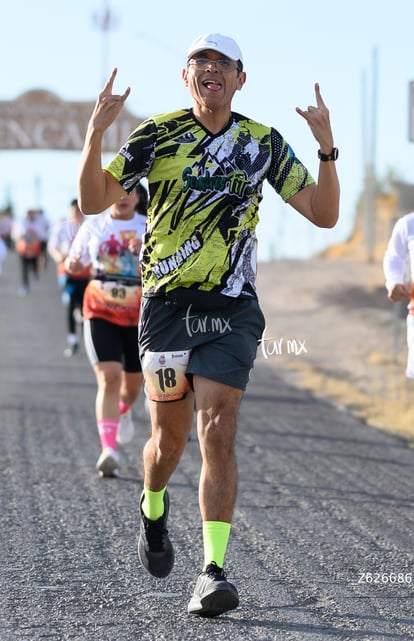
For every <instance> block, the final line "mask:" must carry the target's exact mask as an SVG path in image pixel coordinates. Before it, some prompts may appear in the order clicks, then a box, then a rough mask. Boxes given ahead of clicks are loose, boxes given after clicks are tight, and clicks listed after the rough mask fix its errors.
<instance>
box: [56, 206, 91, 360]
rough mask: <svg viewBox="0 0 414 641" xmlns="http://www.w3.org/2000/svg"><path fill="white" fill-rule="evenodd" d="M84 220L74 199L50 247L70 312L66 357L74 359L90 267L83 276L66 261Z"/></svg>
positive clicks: (57, 228) (64, 300) (68, 311)
mask: <svg viewBox="0 0 414 641" xmlns="http://www.w3.org/2000/svg"><path fill="white" fill-rule="evenodd" d="M83 221H84V216H83V214H82V212H81V210H80V209H79V206H78V201H77V200H76V199H74V200H72V202H71V203H70V210H69V217H68V219H67V220H60V221H59V222H58V223H56V224H55V225H53V227H52V230H51V233H50V237H49V241H48V245H47V249H48V252H49V254H50V256H51V257H52V258H53V260H54V261H55V262H56V264H57V276H58V282H59V285H60V287H61V290H62V302H63V304H64V305H66V309H67V314H66V327H67V346H66V349H65V350H64V352H63V353H64V356H66V357H71V356H73V355H74V354H76V352H77V351H78V349H79V337H78V331H77V324H79V323H81V322H82V320H83V319H82V304H83V295H84V293H85V288H86V285H87V284H88V282H89V274H90V269H89V267H86V269H85V270H83V271H81V272H80V273H79V274H78V273H77V274H69V273H68V271H67V270H66V268H65V258H66V257H67V256H68V254H69V249H70V246H71V244H72V241H73V239H74V238H75V236H76V234H77V232H78V231H79V228H80V226H81V225H82V223H83Z"/></svg>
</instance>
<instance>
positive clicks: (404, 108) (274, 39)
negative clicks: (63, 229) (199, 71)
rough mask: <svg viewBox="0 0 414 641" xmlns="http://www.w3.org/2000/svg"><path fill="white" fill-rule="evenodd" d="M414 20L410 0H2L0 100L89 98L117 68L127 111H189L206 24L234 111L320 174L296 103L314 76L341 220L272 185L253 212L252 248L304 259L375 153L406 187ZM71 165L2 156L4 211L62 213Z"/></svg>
mask: <svg viewBox="0 0 414 641" xmlns="http://www.w3.org/2000/svg"><path fill="white" fill-rule="evenodd" d="M106 4H109V7H110V9H111V10H112V11H113V13H114V15H115V16H116V18H117V22H118V24H117V26H116V28H114V29H113V30H112V31H111V32H110V33H109V34H108V37H107V40H106V44H105V45H104V36H103V33H102V31H101V30H99V29H98V28H97V26H96V23H95V21H94V16H96V15H99V14H102V12H103V10H104V8H105V6H106ZM413 22H414V3H412V2H407V0H394V2H392V3H385V2H381V1H380V2H378V1H377V2H373V1H372V0H365V1H361V0H358V1H357V0H348V2H345V3H336V2H332V0H313V2H309V1H305V0H296V1H294V2H283V3H282V2H279V0H253V1H252V2H250V1H247V0H208V1H206V2H205V3H200V2H194V3H191V2H179V3H177V2H170V0H158V1H157V2H145V3H144V2H140V1H139V0H123V1H122V2H115V0H108V3H106V2H105V1H104V0H60V2H58V3H57V2H55V1H52V0H38V1H37V2H34V3H31V2H27V0H14V1H13V2H7V0H6V1H5V2H4V3H3V6H2V37H1V39H0V59H1V60H2V64H3V74H2V85H1V92H0V100H12V99H15V98H17V97H18V96H19V95H20V94H22V93H24V92H25V91H28V90H30V89H47V90H49V91H52V92H53V93H56V94H57V95H58V96H59V97H60V98H62V99H64V100H95V98H96V96H97V94H98V92H99V91H100V89H101V86H102V80H103V76H104V70H105V72H107V73H109V71H110V70H111V69H112V67H114V66H117V67H118V69H119V73H118V79H117V82H116V87H115V90H116V91H117V92H122V91H123V90H124V89H125V87H126V86H127V85H130V86H131V88H132V93H131V95H130V97H129V98H128V103H127V105H128V109H129V110H130V111H132V112H133V113H135V114H137V115H139V116H141V117H145V116H149V115H151V114H154V113H159V112H164V111H169V110H174V109H176V108H179V107H183V106H190V104H191V102H190V99H189V96H188V93H187V90H186V89H185V87H184V86H183V84H182V81H181V69H182V66H183V64H184V61H185V54H186V51H187V48H188V45H189V44H190V42H191V41H192V40H193V39H194V38H195V37H196V36H198V35H199V34H200V33H204V32H207V31H214V32H217V31H219V32H221V33H224V34H226V35H231V36H232V37H234V38H235V39H236V40H237V41H238V43H239V45H240V47H241V49H242V51H243V56H244V60H245V69H246V72H247V83H246V85H245V86H244V88H243V90H242V91H241V92H240V93H238V94H237V96H236V99H235V101H234V105H233V106H234V109H235V110H237V111H239V112H241V113H244V114H245V115H247V116H250V117H252V118H254V119H256V120H259V121H262V122H263V123H265V124H268V125H273V126H275V127H276V128H277V129H278V130H279V131H280V132H281V133H282V135H283V136H284V137H285V138H286V139H287V140H288V142H289V143H290V145H291V146H292V147H293V149H294V150H295V152H296V154H297V155H298V156H299V158H300V159H301V160H302V161H303V162H304V163H305V164H306V165H307V166H308V168H309V169H310V171H311V173H313V174H314V175H315V177H317V170H318V161H317V156H316V154H317V148H318V147H317V143H316V141H315V140H314V138H313V136H312V134H311V132H310V130H309V129H308V127H307V125H306V123H305V121H304V120H303V119H302V118H301V117H300V116H299V115H298V114H297V113H296V112H295V107H296V106H300V107H307V106H308V105H309V104H315V98H314V83H315V82H319V83H320V86H321V91H322V96H323V98H324V100H325V102H326V104H327V106H328V108H329V110H330V113H331V123H332V127H333V131H334V136H335V143H336V146H337V147H339V150H340V158H339V160H338V163H337V168H338V173H339V176H340V181H341V190H342V198H341V217H340V222H339V223H338V225H337V227H336V228H335V229H334V230H317V229H315V228H313V227H312V226H311V225H310V224H309V223H308V222H307V221H305V220H302V218H301V217H300V215H299V214H297V213H296V212H294V211H293V210H292V209H291V208H289V207H288V206H286V205H284V204H283V203H282V202H281V201H280V199H279V198H278V197H277V196H276V195H275V194H274V193H273V192H272V191H271V190H270V189H269V190H265V199H264V201H263V204H262V208H261V222H260V225H259V257H261V258H262V259H267V258H268V257H269V256H270V255H272V256H275V257H281V256H298V257H305V256H307V255H310V254H311V253H313V252H315V251H317V250H319V249H321V248H323V247H326V246H327V245H329V244H331V243H333V242H338V241H341V240H344V239H346V237H347V236H348V234H349V233H350V231H351V229H352V225H353V218H354V212H355V204H356V201H357V198H358V196H359V194H360V193H361V191H362V188H363V176H364V163H365V162H366V160H367V158H369V156H370V154H371V152H372V150H373V151H374V152H375V153H374V158H373V160H374V162H375V167H376V171H377V175H378V176H379V177H380V178H381V177H383V176H384V175H385V174H386V173H387V171H388V170H389V169H392V170H394V171H395V172H396V173H397V174H398V175H399V176H400V178H401V179H402V180H404V181H406V182H412V183H414V143H410V142H409V141H408V86H409V82H410V81H411V80H414V41H413V36H412V29H413V26H412V25H413ZM375 51H376V52H377V54H376V55H377V74H375V73H374V69H375V67H374V64H373V59H374V57H375V56H374V52H375ZM375 77H376V78H377V91H376V93H377V101H376V106H375V109H374V108H373V107H372V93H373V86H374V85H375V83H374V82H373V81H374V78H375ZM373 116H375V122H376V127H375V128H374V130H375V134H376V135H375V137H373V136H372V135H371V132H372V129H373V127H372V125H371V124H370V120H371V119H372V117H373ZM364 123H368V126H364ZM78 160H79V154H77V153H74V152H7V151H0V176H1V178H0V206H2V205H3V204H4V202H5V200H6V197H7V195H10V196H11V198H12V200H13V201H14V203H15V204H16V208H17V215H18V216H21V215H23V214H24V211H25V209H27V208H28V207H32V206H43V207H44V208H45V210H46V214H47V215H48V217H49V218H50V219H52V220H54V219H56V218H59V217H61V216H63V215H65V214H66V213H67V208H68V202H69V201H70V199H71V198H72V197H74V195H76V172H77V166H78ZM38 201H40V202H38Z"/></svg>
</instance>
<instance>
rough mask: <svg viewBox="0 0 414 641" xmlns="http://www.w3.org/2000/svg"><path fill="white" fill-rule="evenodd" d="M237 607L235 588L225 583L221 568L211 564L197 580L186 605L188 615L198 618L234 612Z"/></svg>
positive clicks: (237, 597)
mask: <svg viewBox="0 0 414 641" xmlns="http://www.w3.org/2000/svg"><path fill="white" fill-rule="evenodd" d="M238 605H239V595H238V593H237V589H236V586H234V585H233V584H232V583H229V582H228V581H227V579H226V576H225V574H224V572H223V570H222V568H219V567H218V565H216V564H215V563H211V564H210V565H208V566H207V567H206V569H205V571H204V572H202V573H201V574H200V576H199V577H198V579H197V583H196V585H195V588H194V594H193V596H192V598H191V601H190V603H189V604H188V613H189V614H198V615H199V616H200V617H216V616H217V615H218V614H222V613H223V612H227V610H234V608H237V606H238Z"/></svg>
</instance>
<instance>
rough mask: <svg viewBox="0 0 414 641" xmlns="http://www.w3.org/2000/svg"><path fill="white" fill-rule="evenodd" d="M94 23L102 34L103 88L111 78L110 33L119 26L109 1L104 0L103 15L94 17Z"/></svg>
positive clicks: (96, 14)
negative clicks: (109, 64)
mask: <svg viewBox="0 0 414 641" xmlns="http://www.w3.org/2000/svg"><path fill="white" fill-rule="evenodd" d="M93 22H94V25H95V27H96V28H97V29H99V30H100V31H101V32H102V86H103V85H104V84H105V83H106V81H107V79H108V76H109V69H108V63H109V33H110V31H113V30H114V29H115V28H116V27H117V26H118V19H117V18H116V16H115V14H114V13H113V12H112V11H111V9H110V8H109V1H108V0H103V9H102V13H100V14H98V13H95V14H94V15H93Z"/></svg>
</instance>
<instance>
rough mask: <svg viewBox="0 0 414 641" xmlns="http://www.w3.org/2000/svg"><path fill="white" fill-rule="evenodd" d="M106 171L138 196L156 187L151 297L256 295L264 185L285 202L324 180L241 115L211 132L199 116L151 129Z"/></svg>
mask: <svg viewBox="0 0 414 641" xmlns="http://www.w3.org/2000/svg"><path fill="white" fill-rule="evenodd" d="M105 170H106V171H108V172H109V173H111V174H112V175H113V176H114V177H115V178H116V180H118V182H119V183H120V184H121V185H122V186H123V187H124V189H125V190H126V191H128V192H130V191H131V190H132V189H133V188H134V186H135V185H136V184H137V183H138V181H139V180H140V179H141V178H143V177H146V178H147V179H148V186H149V192H150V208H149V211H148V218H147V228H146V232H145V236H144V249H143V256H142V276H143V293H144V295H146V296H157V295H162V294H163V293H166V292H168V291H170V290H172V289H175V288H176V287H185V288H189V287H195V288H197V289H201V290H205V291H215V292H218V293H221V294H224V295H227V296H232V297H238V296H242V297H256V292H255V279H256V261H257V249H256V245H257V238H256V232H255V230H256V226H257V223H258V220H259V217H258V208H259V203H260V201H261V200H262V186H263V182H264V180H267V181H268V182H269V183H270V185H272V187H273V188H274V189H275V190H276V192H277V193H278V194H279V195H280V196H281V197H282V198H283V200H284V201H287V200H289V199H290V198H291V197H292V196H294V195H295V194H297V193H298V192H299V191H300V190H301V189H303V188H304V187H306V186H307V185H310V184H312V183H313V182H314V180H313V178H312V177H311V176H310V174H309V173H308V171H307V169H306V168H305V167H304V166H303V165H302V163H301V162H300V161H299V160H298V158H297V157H296V156H295V154H294V152H293V150H292V149H291V148H290V146H289V145H288V144H287V142H286V141H285V140H284V139H283V138H282V136H281V135H280V134H279V132H278V131H276V130H275V129H273V128H272V127H266V126H265V125H262V124H260V123H258V122H255V121H253V120H250V119H249V118H246V117H245V116H242V115H240V114H237V113H232V116H231V119H230V122H229V124H228V126H227V127H226V128H225V129H224V130H223V131H221V132H220V133H218V134H211V133H210V132H209V131H207V130H206V129H205V128H204V127H203V126H202V125H201V123H200V122H199V121H198V120H197V119H196V118H195V117H194V115H193V113H192V111H191V110H190V109H185V110H181V111H177V112H174V113H168V114H163V115H159V116H156V117H153V118H150V119H148V120H146V121H144V122H143V123H141V124H140V126H139V127H138V128H137V129H135V131H133V132H132V133H131V135H130V137H129V139H128V141H127V142H126V143H125V144H124V146H123V147H122V148H121V150H120V151H119V153H118V155H117V156H116V157H115V158H114V159H113V160H112V161H111V162H110V163H109V164H108V165H107V166H106V167H105Z"/></svg>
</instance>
